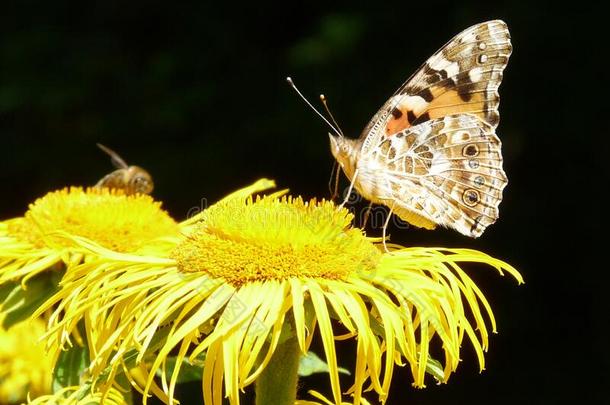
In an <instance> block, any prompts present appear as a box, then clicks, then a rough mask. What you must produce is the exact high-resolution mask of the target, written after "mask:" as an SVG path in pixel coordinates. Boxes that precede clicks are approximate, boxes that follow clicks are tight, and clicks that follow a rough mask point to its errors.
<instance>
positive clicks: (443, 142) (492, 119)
mask: <svg viewBox="0 0 610 405" xmlns="http://www.w3.org/2000/svg"><path fill="white" fill-rule="evenodd" d="M511 50H512V46H511V42H510V35H509V32H508V28H507V26H506V24H505V23H504V22H503V21H500V20H495V21H488V22H484V23H481V24H477V25H474V26H472V27H470V28H468V29H466V30H465V31H463V32H461V33H460V34H458V35H457V36H456V37H455V38H453V39H452V40H451V41H449V42H448V43H447V44H446V45H445V46H444V47H442V48H441V49H440V50H439V51H438V52H436V53H435V54H434V55H433V56H432V57H431V58H430V59H428V61H427V62H426V63H424V64H423V66H422V67H421V68H420V69H419V70H418V71H417V72H416V73H415V74H414V75H413V76H412V77H411V78H409V79H408V80H407V81H406V82H405V83H404V84H403V85H402V86H401V87H400V88H399V89H398V91H397V92H396V93H394V95H393V96H392V97H390V99H389V100H388V101H387V102H386V103H385V104H384V105H383V107H381V109H380V110H379V111H378V112H377V114H375V116H374V117H373V119H372V120H371V121H370V123H369V124H368V125H367V127H366V128H365V129H364V131H363V132H362V135H361V136H360V138H358V139H349V138H345V137H343V136H342V135H339V134H337V135H333V134H330V139H331V150H332V154H333V155H334V157H335V158H336V159H337V161H338V162H339V164H340V166H341V167H342V169H343V171H344V173H345V174H346V175H347V177H348V178H349V179H350V180H351V187H355V188H356V190H358V192H359V193H360V194H361V195H362V196H363V197H365V198H366V199H368V200H370V201H371V202H373V203H376V204H383V205H386V206H388V207H389V208H390V210H391V212H393V213H395V214H397V215H398V216H399V217H400V218H402V219H403V220H405V221H407V222H409V223H411V224H413V225H415V226H417V227H421V228H426V229H434V228H435V227H436V226H437V225H441V226H445V227H449V228H453V229H455V230H457V231H458V232H460V233H462V234H464V235H467V236H471V237H475V238H476V237H478V236H480V235H481V234H482V233H483V231H484V230H485V228H486V227H487V226H489V225H491V224H492V223H494V222H495V221H496V219H497V218H498V205H499V204H500V201H501V200H502V190H503V189H504V187H505V186H506V184H507V182H508V180H507V178H506V175H505V173H504V171H503V170H502V155H501V152H500V146H501V143H500V140H499V139H498V137H497V136H496V134H495V129H496V127H497V126H498V121H499V113H498V104H499V102H500V96H499V95H498V87H499V86H500V82H501V80H502V72H503V70H504V68H505V66H506V64H507V63H508V58H509V56H510V54H511ZM351 187H350V191H351ZM384 234H385V228H384Z"/></svg>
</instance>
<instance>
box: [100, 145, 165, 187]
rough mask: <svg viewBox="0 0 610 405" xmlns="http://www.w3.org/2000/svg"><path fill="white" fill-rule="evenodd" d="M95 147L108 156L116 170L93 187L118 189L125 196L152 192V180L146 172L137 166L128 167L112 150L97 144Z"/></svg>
mask: <svg viewBox="0 0 610 405" xmlns="http://www.w3.org/2000/svg"><path fill="white" fill-rule="evenodd" d="M97 146H98V147H99V148H100V149H102V150H103V151H104V152H106V153H107V154H108V155H110V157H111V160H112V163H113V164H114V165H115V166H116V167H117V170H115V171H113V172H112V173H110V174H107V175H106V176H104V177H102V179H101V180H100V181H98V182H97V184H96V185H95V187H100V188H102V187H106V188H113V189H120V190H123V191H124V192H125V194H150V193H151V192H152V191H153V188H154V184H153V180H152V177H151V175H150V174H149V173H148V172H147V171H146V170H144V169H142V168H141V167H139V166H128V165H127V163H125V161H124V160H123V159H122V158H121V157H120V156H119V155H118V154H117V153H116V152H114V151H113V150H112V149H110V148H107V147H106V146H104V145H101V144H99V143H98V144H97Z"/></svg>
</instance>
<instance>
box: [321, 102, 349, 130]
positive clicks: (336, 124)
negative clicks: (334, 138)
mask: <svg viewBox="0 0 610 405" xmlns="http://www.w3.org/2000/svg"><path fill="white" fill-rule="evenodd" d="M320 101H321V102H322V104H323V105H324V109H325V110H326V112H327V113H328V115H329V116H330V119H331V120H333V124H335V127H337V129H338V130H339V135H341V136H342V137H344V138H345V135H343V131H342V130H341V127H340V126H339V124H338V123H337V120H336V119H335V116H334V115H333V113H331V112H330V108H328V102H327V101H326V96H325V95H324V94H320Z"/></svg>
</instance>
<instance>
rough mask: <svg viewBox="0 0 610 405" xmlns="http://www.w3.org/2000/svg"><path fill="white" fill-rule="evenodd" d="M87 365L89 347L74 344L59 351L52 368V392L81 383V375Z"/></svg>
mask: <svg viewBox="0 0 610 405" xmlns="http://www.w3.org/2000/svg"><path fill="white" fill-rule="evenodd" d="M88 366H89V349H87V347H80V346H74V347H71V348H70V349H69V350H66V351H63V352H61V354H60V355H59V358H58V359H57V364H56V365H55V370H53V392H57V391H58V390H60V389H61V388H65V387H70V386H73V385H81V377H82V376H83V374H84V372H85V370H86V369H87V367H88Z"/></svg>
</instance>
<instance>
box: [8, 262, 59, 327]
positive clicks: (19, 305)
mask: <svg viewBox="0 0 610 405" xmlns="http://www.w3.org/2000/svg"><path fill="white" fill-rule="evenodd" d="M60 280H61V273H58V272H55V271H53V272H44V273H41V274H39V275H37V276H36V277H34V278H33V279H31V280H30V281H29V282H28V283H27V285H26V289H25V290H24V289H23V288H22V287H21V284H19V283H8V284H7V285H5V286H2V289H1V290H0V296H5V298H4V300H3V302H2V309H3V311H4V313H5V314H6V316H5V318H4V320H3V322H2V327H4V328H5V329H8V328H10V327H11V326H13V325H15V324H16V323H19V322H21V321H23V320H25V319H27V318H29V317H30V315H32V314H33V313H34V311H36V310H37V309H38V307H39V306H40V305H41V304H42V303H43V302H45V301H46V300H47V299H48V298H50V297H51V296H53V295H54V294H55V293H56V292H57V291H59V286H58V284H59V281H60ZM11 286H12V288H11ZM9 289H10V291H8V290H9ZM7 291H8V293H7Z"/></svg>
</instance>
